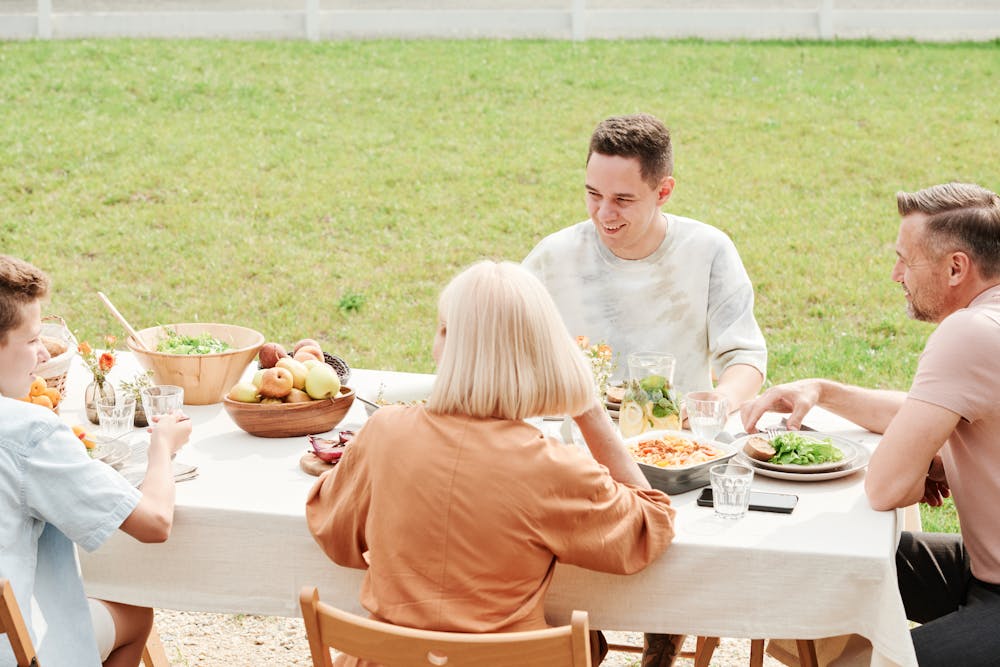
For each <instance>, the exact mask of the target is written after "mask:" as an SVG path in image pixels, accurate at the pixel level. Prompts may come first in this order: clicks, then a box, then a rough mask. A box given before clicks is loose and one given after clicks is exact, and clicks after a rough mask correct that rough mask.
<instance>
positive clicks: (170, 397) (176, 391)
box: [140, 384, 184, 426]
mask: <svg viewBox="0 0 1000 667" xmlns="http://www.w3.org/2000/svg"><path fill="white" fill-rule="evenodd" d="M140 394H141V396H142V409H143V410H145V411H146V419H147V420H148V421H149V424H150V426H152V425H153V418H154V417H162V416H163V415H168V414H170V413H171V412H173V411H174V410H183V409H184V387H178V386H175V385H172V384H158V385H154V386H152V387H146V388H145V389H143V390H141V391H140Z"/></svg>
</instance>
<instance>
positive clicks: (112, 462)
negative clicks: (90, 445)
mask: <svg viewBox="0 0 1000 667" xmlns="http://www.w3.org/2000/svg"><path fill="white" fill-rule="evenodd" d="M131 455H132V447H131V446H130V445H129V438H128V437H127V436H126V437H124V438H120V439H118V440H109V441H107V442H97V443H95V444H94V449H93V450H91V452H90V457H91V458H93V459H97V460H98V461H104V462H105V463H107V464H108V465H109V466H111V467H112V468H115V469H118V468H121V467H122V466H123V465H124V464H125V461H127V460H128V457H129V456H131Z"/></svg>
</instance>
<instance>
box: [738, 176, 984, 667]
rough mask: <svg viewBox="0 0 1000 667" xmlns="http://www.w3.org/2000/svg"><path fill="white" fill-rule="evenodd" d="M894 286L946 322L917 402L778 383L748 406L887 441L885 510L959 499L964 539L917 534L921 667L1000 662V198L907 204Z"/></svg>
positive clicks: (905, 560) (925, 361) (972, 193)
mask: <svg viewBox="0 0 1000 667" xmlns="http://www.w3.org/2000/svg"><path fill="white" fill-rule="evenodd" d="M896 200H897V205H898V208H899V213H900V215H901V216H902V221H901V222H900V225H899V235H898V237H897V240H896V264H895V266H894V267H893V270H892V279H893V280H895V281H896V282H898V283H899V284H900V285H901V286H902V287H903V292H904V294H905V295H906V300H907V304H908V307H907V310H908V312H909V314H910V316H911V317H913V318H915V319H918V320H921V321H925V322H936V323H938V327H937V329H936V330H935V331H934V333H932V334H931V336H930V338H929V339H928V341H927V345H926V346H925V347H924V351H923V353H922V354H921V356H920V361H919V363H918V365H917V374H916V376H915V377H914V379H913V384H912V385H911V386H910V391H909V392H908V393H903V392H894V391H883V390H871V389H863V388H861V387H853V386H847V385H843V384H839V383H836V382H833V381H829V380H821V379H810V380H800V381H798V382H792V383H789V384H784V385H778V386H775V387H772V388H771V389H769V390H767V391H766V392H764V393H763V394H762V395H761V396H760V397H759V398H758V399H757V400H755V401H753V402H750V403H747V404H745V405H744V406H743V408H742V417H743V422H744V424H745V425H746V427H747V430H748V431H753V430H755V425H756V423H757V420H758V419H759V418H760V416H761V415H762V414H763V413H764V412H765V411H768V410H774V411H778V412H790V413H791V415H790V416H789V418H788V425H789V427H790V428H797V427H798V426H799V425H800V424H801V423H802V418H803V416H804V415H805V414H806V413H807V412H808V411H809V409H810V408H812V407H813V406H814V405H820V406H822V407H824V408H826V409H828V410H830V411H832V412H834V413H836V414H839V415H841V416H843V417H846V418H847V419H850V420H851V421H853V422H855V423H857V424H860V425H861V426H864V427H865V428H867V429H869V430H871V431H874V432H876V433H882V434H883V437H882V441H881V443H880V444H879V446H878V448H877V449H876V450H875V453H874V454H873V455H872V458H871V462H870V464H869V466H868V473H867V476H866V478H865V491H866V492H867V494H868V499H869V502H870V503H871V505H872V507H873V508H875V509H876V510H890V509H893V508H897V507H906V506H908V505H911V504H913V503H916V502H921V501H922V502H926V503H928V504H929V505H934V506H937V505H940V504H941V501H942V498H944V497H947V496H948V495H953V496H954V499H955V508H956V509H957V511H958V515H959V519H960V524H961V533H960V534H940V533H908V532H904V533H903V534H902V537H901V539H900V543H899V548H898V550H897V552H896V568H897V576H898V580H899V588H900V593H901V595H902V598H903V604H904V605H905V607H906V612H907V617H908V618H909V619H910V620H912V621H916V622H918V623H921V624H922V625H920V626H919V627H916V628H914V629H913V631H912V633H911V636H912V638H913V644H914V648H915V649H916V653H917V660H918V662H919V663H920V665H921V667H927V666H928V665H949V666H951V665H956V664H960V665H963V667H966V666H968V667H971V666H974V665H995V664H997V660H998V659H1000V658H998V656H1000V632H997V631H996V629H997V628H1000V512H998V511H997V508H998V507H1000V400H998V394H1000V197H998V196H997V195H996V194H995V193H993V192H990V191H989V190H985V189H984V188H981V187H979V186H977V185H969V184H964V183H948V184H945V185H936V186H933V187H930V188H927V189H924V190H920V191H919V192H914V193H906V192H900V193H898V194H897V195H896Z"/></svg>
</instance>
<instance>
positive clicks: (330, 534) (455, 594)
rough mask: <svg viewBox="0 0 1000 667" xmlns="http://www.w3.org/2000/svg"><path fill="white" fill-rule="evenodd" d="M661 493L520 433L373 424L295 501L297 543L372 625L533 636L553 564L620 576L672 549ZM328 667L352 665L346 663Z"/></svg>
mask: <svg viewBox="0 0 1000 667" xmlns="http://www.w3.org/2000/svg"><path fill="white" fill-rule="evenodd" d="M673 517H674V509H673V508H672V507H671V506H670V499H669V498H668V497H667V495H666V494H664V493H663V492H661V491H655V490H648V489H638V488H635V487H632V486H629V485H627V484H621V483H618V482H616V481H615V480H613V479H612V478H611V475H610V474H609V473H608V470H607V468H605V467H604V466H602V465H600V464H599V463H597V462H596V461H595V460H594V459H593V458H592V457H591V456H589V454H588V453H586V452H585V451H582V450H581V449H580V448H578V447H575V446H570V445H566V444H564V443H562V442H559V441H557V440H554V439H552V438H547V437H545V436H544V435H543V434H542V433H541V432H540V431H539V430H538V429H536V428H535V427H533V426H531V425H529V424H527V423H525V422H522V421H509V420H502V419H476V418H471V417H466V416H454V415H442V414H437V413H432V412H428V411H427V410H426V409H425V408H423V407H403V406H387V407H384V408H381V409H380V410H378V411H377V412H376V413H375V414H374V415H373V416H372V418H371V419H369V420H368V422H367V424H366V425H365V426H364V428H362V429H361V430H360V431H359V432H358V434H357V436H356V438H355V439H354V441H353V442H352V443H351V444H350V445H349V446H348V448H347V451H346V452H345V454H344V456H343V458H342V459H341V461H340V463H339V464H338V465H337V467H336V468H334V469H333V470H331V471H330V472H328V473H325V474H324V475H323V476H322V477H320V479H319V481H317V483H316V485H315V486H314V487H313V488H312V490H311V491H310V493H309V497H308V500H307V502H306V518H307V521H308V524H309V530H310V532H312V534H313V536H314V537H315V539H316V541H317V542H318V543H319V545H320V546H321V547H322V548H323V550H324V552H326V554H327V555H328V556H329V557H330V558H331V559H332V560H333V561H334V562H336V563H338V564H340V565H344V566H348V567H356V568H362V569H364V568H367V570H368V571H367V573H366V575H365V578H364V583H363V585H362V589H361V596H360V599H361V603H362V604H363V606H364V607H365V608H366V609H368V610H369V611H370V612H371V613H372V616H373V617H374V618H377V619H380V620H384V621H388V622H390V623H394V624H397V625H404V626H409V627H417V628H426V629H434V630H444V631H452V632H501V631H518V630H532V629H538V628H544V627H547V626H546V623H545V617H544V607H543V598H544V596H545V591H546V590H547V589H548V586H549V583H550V581H551V578H552V574H553V571H554V566H555V562H556V561H557V560H558V561H560V562H563V563H569V564H572V565H577V566H579V567H584V568H589V569H592V570H598V571H602V572H610V573H617V574H630V573H633V572H636V571H638V570H641V569H642V568H643V567H645V566H646V565H647V564H649V563H650V562H651V561H652V560H653V559H655V558H656V557H657V556H659V555H660V554H661V553H662V552H663V551H664V550H665V549H666V548H667V545H668V544H669V543H670V541H671V539H672V538H673V535H674V529H673ZM338 664H355V663H354V662H353V660H350V661H346V662H345V661H342V660H340V661H338Z"/></svg>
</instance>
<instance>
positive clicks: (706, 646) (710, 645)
mask: <svg viewBox="0 0 1000 667" xmlns="http://www.w3.org/2000/svg"><path fill="white" fill-rule="evenodd" d="M718 645H719V638H718V637H698V644H697V648H696V649H695V652H694V667H708V665H709V663H710V662H711V661H712V654H713V653H715V649H716V647H717V646H718Z"/></svg>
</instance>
